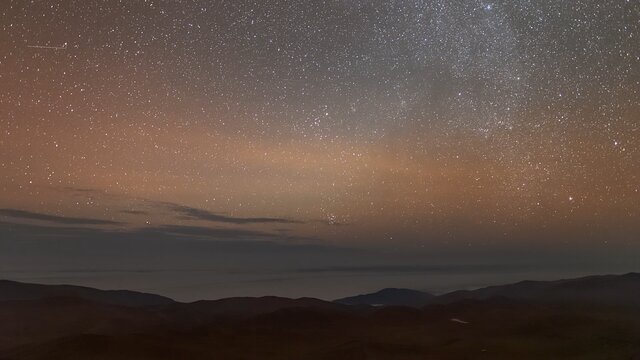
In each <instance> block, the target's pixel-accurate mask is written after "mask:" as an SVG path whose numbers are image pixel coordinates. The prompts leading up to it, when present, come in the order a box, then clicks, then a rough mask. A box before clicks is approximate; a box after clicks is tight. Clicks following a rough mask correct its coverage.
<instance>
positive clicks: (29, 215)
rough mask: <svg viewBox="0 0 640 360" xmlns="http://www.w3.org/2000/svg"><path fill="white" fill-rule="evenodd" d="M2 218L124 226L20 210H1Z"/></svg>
mask: <svg viewBox="0 0 640 360" xmlns="http://www.w3.org/2000/svg"><path fill="white" fill-rule="evenodd" d="M0 216H7V217H12V218H16V219H25V220H37V221H47V222H52V223H56V224H64V225H122V223H121V222H117V221H112V220H102V219H92V218H78V217H66V216H57V215H49V214H41V213H35V212H31V211H25V210H18V209H0Z"/></svg>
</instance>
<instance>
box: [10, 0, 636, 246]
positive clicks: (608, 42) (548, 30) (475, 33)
mask: <svg viewBox="0 0 640 360" xmlns="http://www.w3.org/2000/svg"><path fill="white" fill-rule="evenodd" d="M0 10H1V12H2V18H1V20H0V26H1V27H2V33H1V34H0V83H1V87H0V108H1V112H0V134H1V137H0V205H2V207H3V208H4V210H3V212H2V213H1V214H0V219H4V220H3V221H4V222H3V224H5V226H6V227H7V228H9V229H13V230H12V231H14V232H20V231H21V230H19V227H17V226H18V225H16V224H22V225H24V224H29V225H32V226H36V225H38V226H45V225H46V226H54V228H55V227H56V226H61V224H66V225H68V222H67V223H65V222H56V217H61V218H72V219H77V218H84V217H86V218H87V220H88V221H89V222H80V223H79V225H80V227H81V228H82V229H83V230H86V226H85V225H88V224H97V225H98V228H99V229H101V230H105V229H104V228H105V227H106V229H107V230H109V231H116V232H117V231H123V232H126V231H145V229H147V230H151V229H152V230H154V231H159V229H160V230H162V231H163V232H167V233H171V234H174V235H176V236H177V235H181V236H193V237H198V238H211V239H218V240H220V239H222V240H228V238H229V237H233V238H234V239H235V238H239V239H241V240H242V239H244V240H255V239H267V240H269V241H274V242H287V243H289V242H299V243H314V244H332V245H339V246H342V245H348V246H363V247H367V246H382V247H392V248H398V247H399V248H404V247H407V248H421V249H427V250H433V249H448V248H449V247H451V248H455V247H459V246H462V247H470V246H472V247H483V246H494V247H497V248H500V246H503V245H504V246H507V245H506V244H508V246H516V247H517V246H520V245H522V246H528V245H531V244H541V245H542V246H549V247H553V246H554V244H558V243H563V244H567V243H569V244H572V245H571V246H575V247H577V248H580V247H583V246H593V245H598V246H604V244H609V245H610V244H614V245H615V244H618V245H620V244H624V245H625V246H626V245H629V244H631V245H633V244H634V242H637V240H638V237H639V235H640V207H639V205H638V204H640V185H639V182H640V178H639V177H640V152H639V150H638V148H639V145H640V133H639V130H638V129H639V127H640V45H639V44H640V4H639V3H638V2H636V1H628V0H627V1H624V0H605V1H602V0H599V1H596V0H593V1H592V0H576V1H557V0H553V1H552V0H540V1H530V0H517V1H479V0H453V1H438V0H411V1H404V0H391V1H378V0H375V1H364V0H334V1H311V0H298V1H275V0H267V1H204V0H203V1H188V0H179V1H178V0H177V1H161V0H160V1H115V0H105V1H97V0H90V1H84V0H83V1H45V0H43V1H14V0H5V1H3V2H2V4H1V5H0ZM94 220H95V221H96V222H92V221H94ZM101 221H103V222H101ZM103 225H104V226H103ZM16 229H18V230H16ZM176 229H179V231H178V230H176ZM186 230H188V231H186ZM64 231H65V232H64V233H65V234H66V231H68V229H67V228H65V230H64ZM228 231H235V232H231V233H229V232H228ZM54 233H55V231H54ZM33 236H35V237H37V236H36V235H33ZM607 246H608V245H607Z"/></svg>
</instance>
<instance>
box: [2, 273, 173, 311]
mask: <svg viewBox="0 0 640 360" xmlns="http://www.w3.org/2000/svg"><path fill="white" fill-rule="evenodd" d="M60 297H64V298H77V299H84V300H89V301H93V302H98V303H102V304H111V305H122V306H133V307H139V306H153V305H166V304H171V303H173V302H174V301H173V300H171V299H169V298H167V297H164V296H160V295H154V294H146V293H141V292H136V291H128V290H98V289H93V288H88V287H83V286H73V285H39V284H28V283H21V282H16V281H9V280H0V301H20V300H40V299H46V298H60Z"/></svg>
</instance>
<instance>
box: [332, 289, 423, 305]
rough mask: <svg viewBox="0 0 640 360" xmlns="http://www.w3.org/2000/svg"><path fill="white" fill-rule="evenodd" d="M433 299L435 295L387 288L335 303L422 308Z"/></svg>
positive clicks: (338, 300)
mask: <svg viewBox="0 0 640 360" xmlns="http://www.w3.org/2000/svg"><path fill="white" fill-rule="evenodd" d="M433 297H434V295H432V294H429V293H427V292H424V291H419V290H412V289H401V288H385V289H382V290H380V291H377V292H375V293H371V294H363V295H357V296H351V297H346V298H342V299H337V300H334V302H336V303H339V304H345V305H371V306H411V307H421V306H424V305H426V304H427V303H428V302H429V301H430V300H431V299H432V298H433Z"/></svg>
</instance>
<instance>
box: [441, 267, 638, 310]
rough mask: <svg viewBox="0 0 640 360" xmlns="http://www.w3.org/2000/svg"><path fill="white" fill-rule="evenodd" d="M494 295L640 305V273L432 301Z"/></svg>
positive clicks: (460, 293)
mask: <svg viewBox="0 0 640 360" xmlns="http://www.w3.org/2000/svg"><path fill="white" fill-rule="evenodd" d="M495 297H502V298H509V299H515V300H525V301H534V302H545V303H560V304H570V303H583V304H599V305H610V306H640V274H637V273H629V274H626V275H604V276H588V277H583V278H579V279H567V280H557V281H522V282H519V283H516V284H510V285H502V286H490V287H486V288H482V289H477V290H461V291H454V292H452V293H448V294H445V295H441V296H438V297H436V298H434V299H432V300H431V301H430V303H437V304H446V303H453V302H458V301H462V300H469V299H473V300H487V299H491V298H495Z"/></svg>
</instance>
